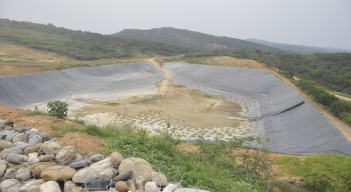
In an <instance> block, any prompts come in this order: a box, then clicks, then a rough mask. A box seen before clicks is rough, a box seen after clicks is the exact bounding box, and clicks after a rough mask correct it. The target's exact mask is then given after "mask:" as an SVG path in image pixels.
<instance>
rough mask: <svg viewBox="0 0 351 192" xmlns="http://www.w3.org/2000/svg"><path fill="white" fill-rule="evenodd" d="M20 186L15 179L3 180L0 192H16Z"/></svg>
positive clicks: (0, 184)
mask: <svg viewBox="0 0 351 192" xmlns="http://www.w3.org/2000/svg"><path fill="white" fill-rule="evenodd" d="M20 187H21V184H20V183H19V181H18V180H17V179H5V180H4V181H2V182H1V183H0V189H1V191H4V192H5V191H6V192H18V191H19V188H20Z"/></svg>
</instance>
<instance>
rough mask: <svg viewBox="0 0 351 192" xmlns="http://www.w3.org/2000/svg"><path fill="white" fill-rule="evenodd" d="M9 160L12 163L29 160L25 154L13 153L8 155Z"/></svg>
mask: <svg viewBox="0 0 351 192" xmlns="http://www.w3.org/2000/svg"><path fill="white" fill-rule="evenodd" d="M6 159H7V161H8V162H10V163H15V164H20V163H22V162H25V161H27V157H26V156H24V155H18V154H11V155H9V156H7V158H6Z"/></svg>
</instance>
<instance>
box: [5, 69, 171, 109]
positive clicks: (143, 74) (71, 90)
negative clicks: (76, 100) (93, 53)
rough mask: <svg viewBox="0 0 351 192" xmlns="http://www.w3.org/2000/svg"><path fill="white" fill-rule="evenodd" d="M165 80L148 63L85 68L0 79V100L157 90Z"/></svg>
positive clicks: (21, 103) (14, 103)
mask: <svg viewBox="0 0 351 192" xmlns="http://www.w3.org/2000/svg"><path fill="white" fill-rule="evenodd" d="M162 79H164V75H163V73H162V71H161V70H160V69H158V68H157V67H155V66H154V65H152V64H148V63H135V64H118V65H105V66H97V67H83V68H74V69H67V70H62V71H50V72H45V73H37V74H31V75H21V76H12V77H2V78H0V103H2V104H4V105H6V106H8V107H15V108H25V107H26V106H29V105H32V104H35V103H46V102H49V101H52V100H63V99H64V100H65V99H69V98H70V97H72V96H74V95H105V96H106V95H114V94H118V93H121V92H128V91H133V90H147V91H154V92H157V88H156V87H155V84H156V83H157V82H159V81H161V80H162Z"/></svg>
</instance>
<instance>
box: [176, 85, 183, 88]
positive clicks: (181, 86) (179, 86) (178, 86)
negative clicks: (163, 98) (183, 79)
mask: <svg viewBox="0 0 351 192" xmlns="http://www.w3.org/2000/svg"><path fill="white" fill-rule="evenodd" d="M173 87H177V88H183V87H185V86H184V85H173Z"/></svg>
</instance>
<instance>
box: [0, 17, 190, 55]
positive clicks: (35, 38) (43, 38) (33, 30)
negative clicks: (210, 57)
mask: <svg viewBox="0 0 351 192" xmlns="http://www.w3.org/2000/svg"><path fill="white" fill-rule="evenodd" d="M0 41H4V42H11V43H14V44H18V45H23V46H26V47H31V48H35V49H39V50H44V51H50V52H55V53H59V54H61V55H65V56H69V57H71V58H75V59H79V60H95V59H102V58H125V57H133V56H135V55H136V54H137V53H145V54H149V53H156V54H159V55H177V54H183V53H187V52H193V51H196V50H194V49H191V48H185V47H180V46H178V45H172V44H166V43H158V42H153V41H149V40H135V39H127V38H123V37H116V36H111V35H102V34H98V33H91V32H86V31H85V32H83V31H74V30H70V29H65V28H62V27H55V26H54V25H52V24H47V25H43V24H35V23H30V22H17V21H11V20H8V19H0Z"/></svg>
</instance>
